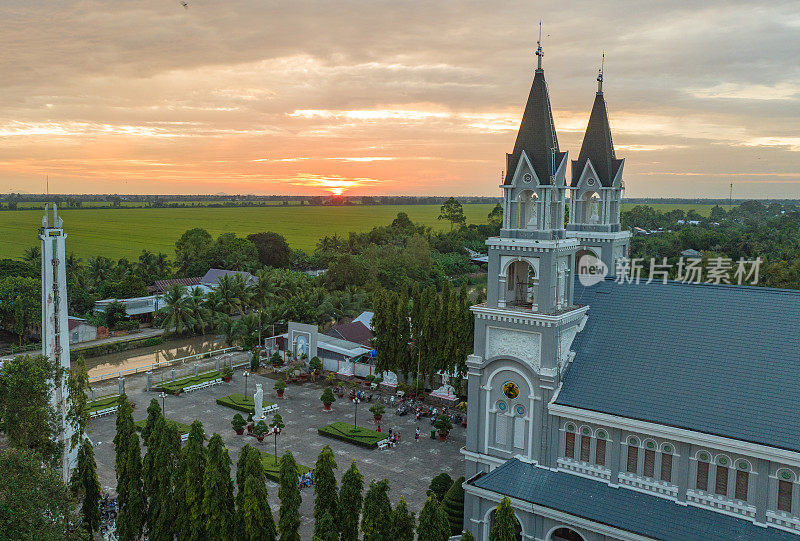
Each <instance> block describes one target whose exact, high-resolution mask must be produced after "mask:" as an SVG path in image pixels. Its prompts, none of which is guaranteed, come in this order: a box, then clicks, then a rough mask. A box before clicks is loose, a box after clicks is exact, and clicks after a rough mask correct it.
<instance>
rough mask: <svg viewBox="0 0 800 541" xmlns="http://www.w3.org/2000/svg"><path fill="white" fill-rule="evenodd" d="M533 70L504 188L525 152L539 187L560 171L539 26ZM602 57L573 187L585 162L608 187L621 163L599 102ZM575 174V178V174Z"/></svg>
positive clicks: (601, 100)
mask: <svg viewBox="0 0 800 541" xmlns="http://www.w3.org/2000/svg"><path fill="white" fill-rule="evenodd" d="M536 44H537V48H536V56H537V60H538V61H537V68H536V73H535V75H534V78H533V84H532V86H531V91H530V94H529V95H528V102H527V103H526V105H525V112H524V113H523V114H522V122H521V123H520V127H519V132H518V133H517V139H516V142H515V143H514V151H513V153H511V154H508V155H507V163H506V177H505V181H504V184H506V185H508V184H511V183H512V181H513V178H514V174H515V173H516V171H517V168H518V166H519V161H520V158H521V156H522V152H523V151H524V152H525V155H526V156H527V158H528V160H529V161H530V162H531V166H532V167H533V169H534V171H535V172H536V176H537V177H538V180H539V183H540V184H552V183H553V181H554V178H555V176H556V172H557V171H558V170H559V169H560V165H561V162H562V161H563V159H564V157H565V155H566V152H561V150H560V149H559V146H558V136H557V135H556V129H555V123H554V122H553V114H552V110H551V107H550V95H549V92H548V89H547V83H546V82H545V78H544V69H543V68H542V57H544V51H543V50H542V23H541V21H540V22H539V40H538V41H537V42H536ZM604 67H605V53H603V57H602V61H601V64H600V70H599V72H598V75H597V95H596V96H595V101H594V105H593V107H592V113H591V115H590V117H589V124H588V126H587V128H586V133H585V135H584V138H583V145H582V146H581V151H580V154H579V156H578V160H576V161H573V162H572V163H573V170H572V171H573V174H572V178H573V183H575V182H577V179H578V177H579V176H580V174H581V172H582V171H583V168H584V167H585V165H586V161H587V160H589V161H591V163H592V166H593V167H594V169H595V171H596V172H597V174H598V176H599V177H600V178H599V179H598V180H599V181H600V183H601V184H602V185H603V186H610V185H611V184H612V183H613V180H614V177H615V175H616V172H617V170H618V169H619V165H620V164H621V163H622V160H617V159H616V156H615V154H614V144H613V141H612V140H611V127H610V125H609V122H608V112H607V110H606V103H605V99H604V98H603V69H604ZM576 173H577V174H576Z"/></svg>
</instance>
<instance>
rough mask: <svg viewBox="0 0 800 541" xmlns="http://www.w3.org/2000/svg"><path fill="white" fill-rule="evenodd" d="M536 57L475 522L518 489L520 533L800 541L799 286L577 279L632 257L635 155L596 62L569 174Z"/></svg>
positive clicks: (480, 435)
mask: <svg viewBox="0 0 800 541" xmlns="http://www.w3.org/2000/svg"><path fill="white" fill-rule="evenodd" d="M537 55H538V57H539V65H538V69H537V70H536V73H535V76H534V80H533V85H532V88H531V92H530V95H529V97H528V101H527V104H526V107H525V112H524V114H523V117H522V121H521V125H520V130H519V133H518V136H517V140H516V143H515V146H514V150H513V152H512V153H511V154H509V155H508V156H507V173H506V176H505V179H504V183H503V185H502V190H503V199H504V203H503V210H504V213H503V224H502V229H501V233H500V236H499V237H496V238H491V239H489V240H488V241H487V245H488V247H489V253H488V259H489V278H488V288H487V300H486V302H485V303H484V304H481V305H477V306H474V307H473V312H474V314H475V342H474V352H475V353H474V354H473V355H471V356H470V357H469V358H468V360H467V366H468V369H469V371H468V376H467V377H468V383H469V385H468V429H467V441H466V445H465V447H464V448H463V450H462V454H463V456H464V459H465V467H466V479H467V481H466V482H465V485H464V487H465V491H466V499H465V517H464V528H465V529H467V530H469V531H471V532H472V533H473V534H474V535H475V537H476V539H479V540H486V539H489V532H490V530H491V527H492V524H493V514H494V510H495V508H496V507H497V505H498V503H499V502H500V501H501V500H502V499H503V498H505V497H508V498H510V500H511V504H512V508H513V510H514V513H515V515H516V518H517V538H518V539H519V540H525V541H534V540H536V541H600V540H609V539H615V540H616V539H625V540H644V539H668V540H676V541H687V540H693V539H697V540H704V541H709V540H719V541H723V540H725V541H728V540H742V541H744V540H754V539H758V540H760V539H764V540H766V539H770V540H784V539H785V540H789V539H791V540H794V539H800V538H798V537H797V534H798V533H800V513H799V511H800V507H798V504H799V503H800V492H799V487H800V485H798V480H800V423H797V421H796V412H797V404H798V402H797V389H798V387H799V386H800V347H798V345H800V344H798V342H797V335H796V333H794V334H792V333H789V332H787V329H797V328H798V326H800V292H797V291H787V290H772V289H768V288H756V287H737V286H717V285H709V284H685V283H678V282H668V283H666V284H664V283H660V282H653V283H652V284H644V283H641V284H632V283H616V281H614V280H613V278H611V279H607V280H601V281H600V283H597V284H595V285H592V286H584V285H582V284H581V283H580V281H579V280H576V268H577V267H578V265H579V261H580V259H581V256H582V255H584V254H591V255H593V256H595V257H596V259H597V260H599V261H602V264H603V265H604V266H605V267H606V268H607V269H609V270H610V272H611V274H612V275H613V273H614V269H615V268H616V262H617V260H619V259H620V258H626V257H627V256H628V249H629V233H628V232H626V231H622V229H621V227H620V207H621V197H622V189H623V183H622V172H623V167H624V160H621V159H618V158H617V157H616V155H615V153H614V147H613V142H612V139H611V130H610V127H609V121H608V115H607V112H606V104H605V99H604V95H603V88H602V84H603V81H602V71H601V74H600V76H599V77H598V89H597V93H596V95H595V101H594V105H593V108H592V112H591V115H590V120H589V124H588V128H587V130H586V134H585V137H584V141H583V146H582V148H581V150H580V153H579V156H578V159H577V160H574V161H572V162H571V178H572V180H571V182H570V183H569V184H568V183H567V180H566V169H567V167H568V164H569V161H568V159H567V153H566V152H563V151H561V150H560V148H559V145H558V138H557V134H556V130H555V124H554V122H553V117H552V114H551V110H550V98H549V94H548V89H547V84H546V82H545V78H544V70H543V69H542V50H541V47H539V50H538V51H537ZM568 191H570V192H571V197H570V201H571V202H573V203H572V205H571V207H572V208H571V209H570V210H571V212H570V213H569V217H568V218H567V217H566V201H567V197H566V195H567V192H568Z"/></svg>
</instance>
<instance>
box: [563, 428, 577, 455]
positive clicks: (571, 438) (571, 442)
mask: <svg viewBox="0 0 800 541" xmlns="http://www.w3.org/2000/svg"><path fill="white" fill-rule="evenodd" d="M564 454H565V455H566V457H567V458H575V434H574V433H573V432H567V448H566V451H565V452H564Z"/></svg>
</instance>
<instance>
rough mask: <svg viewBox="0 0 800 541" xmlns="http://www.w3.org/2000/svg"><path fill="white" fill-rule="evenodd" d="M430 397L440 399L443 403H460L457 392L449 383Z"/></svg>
mask: <svg viewBox="0 0 800 541" xmlns="http://www.w3.org/2000/svg"><path fill="white" fill-rule="evenodd" d="M428 396H430V397H432V398H438V399H439V400H442V401H443V402H448V403H453V404H454V403H456V402H458V396H456V390H455V389H454V388H453V386H452V385H448V384H447V383H445V384H444V385H442V386H441V387H439V388H438V389H436V390H435V391H433V392H431V394H430V395H428Z"/></svg>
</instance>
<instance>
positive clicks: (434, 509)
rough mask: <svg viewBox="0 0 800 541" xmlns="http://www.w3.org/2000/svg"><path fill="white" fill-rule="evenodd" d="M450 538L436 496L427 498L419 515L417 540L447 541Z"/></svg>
mask: <svg viewBox="0 0 800 541" xmlns="http://www.w3.org/2000/svg"><path fill="white" fill-rule="evenodd" d="M449 537H450V524H449V523H448V522H447V515H446V514H445V512H444V511H443V510H442V506H441V504H440V503H439V500H438V499H437V498H436V496H433V495H431V496H428V500H427V501H426V502H425V506H424V507H423V508H422V511H420V513H419V525H418V526H417V539H418V540H419V541H447V539H448V538H449Z"/></svg>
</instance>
